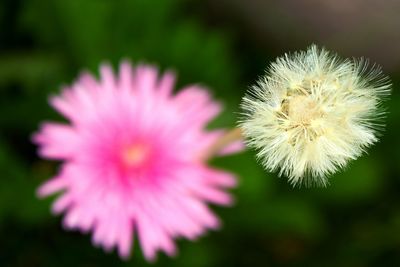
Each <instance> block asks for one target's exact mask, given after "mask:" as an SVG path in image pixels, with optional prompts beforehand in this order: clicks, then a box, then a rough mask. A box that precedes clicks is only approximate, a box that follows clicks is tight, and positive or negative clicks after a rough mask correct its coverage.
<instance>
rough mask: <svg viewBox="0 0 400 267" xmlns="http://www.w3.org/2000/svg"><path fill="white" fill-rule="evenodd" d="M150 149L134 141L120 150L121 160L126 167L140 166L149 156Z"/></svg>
mask: <svg viewBox="0 0 400 267" xmlns="http://www.w3.org/2000/svg"><path fill="white" fill-rule="evenodd" d="M149 154H150V149H149V147H148V146H147V145H145V144H143V143H135V144H132V145H129V146H127V147H125V148H124V149H123V150H122V161H123V164H124V165H125V166H126V167H140V166H142V165H143V164H144V163H145V162H146V161H147V159H148V158H149Z"/></svg>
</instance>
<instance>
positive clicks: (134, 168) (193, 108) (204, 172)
mask: <svg viewBox="0 0 400 267" xmlns="http://www.w3.org/2000/svg"><path fill="white" fill-rule="evenodd" d="M100 72H101V79H100V81H96V79H95V78H93V77H92V76H91V75H90V74H87V73H84V74H83V75H82V76H81V77H80V78H79V79H78V81H77V82H76V83H75V84H73V85H72V86H71V87H69V88H65V89H64V90H63V92H62V94H61V95H60V96H54V97H52V98H51V101H50V102H51V105H52V106H53V107H54V108H55V109H56V110H57V111H59V112H60V113H61V114H63V115H64V116H65V117H66V118H67V119H68V120H69V121H70V124H61V123H53V122H50V123H44V124H43V125H42V127H41V129H40V131H39V132H38V133H37V134H35V135H34V138H33V139H34V142H36V143H37V144H38V145H39V148H40V151H39V153H40V155H41V156H43V157H46V158H49V159H56V160H62V161H63V165H62V168H61V170H60V172H59V173H58V174H57V176H55V177H54V178H52V179H51V180H49V181H48V182H46V183H45V184H44V185H42V186H41V187H40V188H39V191H38V193H39V195H40V196H42V197H43V196H47V195H50V194H53V193H55V192H58V191H62V193H61V194H60V196H59V197H58V199H57V200H56V201H55V202H54V205H53V211H54V212H55V213H61V212H64V213H65V217H64V226H65V227H66V228H68V229H79V230H81V231H84V232H92V233H93V243H94V244H96V245H100V246H103V247H104V248H105V249H106V250H110V249H112V248H113V247H115V246H116V247H118V250H119V254H120V256H121V257H127V256H129V254H130V250H131V244H132V238H133V234H134V233H137V234H138V236H139V241H140V245H141V247H142V249H143V252H144V255H145V257H146V258H147V259H149V260H153V259H154V258H155V256H156V252H157V250H163V251H165V252H166V253H167V254H169V255H173V254H174V253H175V251H176V249H175V244H174V239H175V238H178V237H185V238H188V239H194V238H196V237H198V236H200V235H201V234H203V233H204V232H205V231H206V230H207V229H214V228H217V227H218V225H219V221H218V218H217V217H216V216H215V215H214V214H213V212H212V211H211V210H210V209H209V208H208V206H207V203H214V204H219V205H228V204H230V203H231V201H232V199H231V196H230V195H229V194H228V193H227V192H226V190H225V189H226V188H229V187H232V186H234V185H235V178H234V176H233V175H232V174H230V173H227V172H224V171H220V170H216V169H213V168H211V167H209V166H207V164H206V163H205V162H204V160H202V154H203V153H205V151H206V150H207V148H208V147H209V146H210V144H212V143H213V142H215V140H216V139H217V138H219V136H221V134H223V132H224V131H221V130H218V131H206V130H205V129H204V127H205V126H206V124H207V123H208V122H209V121H210V120H211V119H213V118H214V117H215V116H216V115H217V114H218V113H219V111H220V105H219V104H218V103H217V102H215V101H213V100H212V99H211V98H210V95H209V93H208V92H207V91H206V90H205V89H203V88H201V87H199V86H195V85H193V86H188V87H186V88H184V89H182V90H181V91H180V92H179V93H178V94H176V95H174V94H173V93H172V90H173V86H174V75H173V74H172V73H170V72H167V73H166V74H164V75H163V76H162V77H161V78H158V77H157V76H158V74H157V70H156V69H155V68H154V67H151V66H138V67H136V68H132V66H131V65H130V64H129V63H122V64H121V67H120V71H119V75H118V76H116V75H114V74H113V72H112V70H111V68H110V67H109V66H108V65H103V66H102V67H101V69H100ZM238 149H240V145H239V144H238V143H236V144H232V145H231V146H230V147H227V148H226V149H225V151H224V152H227V153H232V152H235V151H237V150H238Z"/></svg>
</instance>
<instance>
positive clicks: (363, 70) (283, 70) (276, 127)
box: [241, 46, 390, 185]
mask: <svg viewBox="0 0 400 267" xmlns="http://www.w3.org/2000/svg"><path fill="white" fill-rule="evenodd" d="M389 92H390V84H389V83H388V78H387V77H386V76H383V75H382V73H381V70H380V69H379V68H377V67H372V68H368V66H367V63H366V61H364V60H359V61H357V60H354V59H353V60H349V59H346V60H341V59H339V58H338V57H337V56H336V55H335V54H332V53H330V52H328V51H326V50H324V49H319V48H317V47H316V46H312V47H310V48H309V49H308V50H307V51H304V52H297V53H294V54H289V55H288V54H286V55H285V56H284V57H281V58H278V59H277V60H276V62H274V63H272V64H271V66H270V68H269V69H268V70H267V73H266V75H265V77H263V78H262V79H261V80H260V81H259V82H258V84H257V85H256V86H253V87H252V88H251V89H250V90H249V93H248V94H247V95H246V96H245V97H244V99H243V102H242V108H243V110H244V112H243V113H244V117H243V120H242V122H241V127H242V128H243V131H244V135H245V136H246V137H247V139H248V141H247V142H248V144H249V145H250V146H252V147H254V148H256V149H258V157H259V158H260V159H261V161H262V163H263V165H264V166H265V167H266V168H267V169H268V170H270V171H275V170H279V174H280V175H282V174H284V175H286V176H288V177H289V181H290V182H291V183H292V184H294V185H296V184H301V183H305V184H306V185H310V184H312V183H316V184H320V185H326V184H327V178H326V176H327V175H328V174H331V173H334V172H336V171H337V170H338V169H339V168H341V167H344V166H345V165H346V164H347V163H348V161H349V160H351V159H355V158H357V157H358V156H360V155H361V154H362V152H363V151H364V150H365V149H366V148H367V147H368V146H370V145H372V144H373V143H375V142H376V141H377V140H378V139H377V131H378V130H379V126H380V125H379V119H381V118H382V115H384V113H383V112H382V110H380V106H381V102H382V97H383V96H385V95H388V94H389Z"/></svg>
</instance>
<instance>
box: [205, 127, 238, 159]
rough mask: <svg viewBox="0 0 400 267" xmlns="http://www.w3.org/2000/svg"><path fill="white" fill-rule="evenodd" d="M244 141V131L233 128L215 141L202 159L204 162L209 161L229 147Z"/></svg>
mask: <svg viewBox="0 0 400 267" xmlns="http://www.w3.org/2000/svg"><path fill="white" fill-rule="evenodd" d="M242 139H243V134H242V129H240V128H233V129H231V130H229V131H227V132H226V133H224V134H223V135H222V136H220V137H219V138H218V139H217V140H215V142H214V143H213V144H211V145H210V146H209V148H208V149H207V150H206V151H205V152H204V153H203V155H202V158H203V159H204V160H209V159H211V158H212V157H213V156H215V155H216V154H218V152H220V151H221V150H223V149H224V148H225V147H227V146H228V145H230V144H232V143H234V142H236V141H238V140H242Z"/></svg>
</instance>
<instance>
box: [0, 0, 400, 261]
mask: <svg viewBox="0 0 400 267" xmlns="http://www.w3.org/2000/svg"><path fill="white" fill-rule="evenodd" d="M399 12H400V1H398V0H385V1H377V0H353V1H347V0H326V1H320V0H298V1H290V0H281V1H273V0H265V1H263V0H246V1H245V0H242V1H241V0H218V1H215V0H214V1H213V0H203V1H201V0H187V1H184V0H168V1H167V0H152V1H150V0H132V1H123V0H117V1H106V0H97V1H96V0H87V1H77V0H76V1H75V0H71V1H53V0H2V1H1V3H0V266H2V267H8V266H13V267H14V266H23V267H30V266H61V267H62V266H85V267H91V266H148V265H149V264H148V263H147V262H146V261H145V260H144V259H143V256H142V252H141V251H140V247H139V246H138V245H137V243H136V244H135V248H134V253H133V257H132V258H131V259H130V260H129V261H126V262H124V261H121V260H120V259H119V258H118V256H117V255H116V253H115V252H112V253H108V254H107V253H105V252H103V251H102V250H101V249H97V248H94V247H93V246H92V245H91V242H90V236H89V235H81V234H80V233H78V232H66V231H64V230H63V229H62V227H61V219H60V217H53V216H52V215H51V214H50V210H49V209H50V203H51V201H52V199H51V198H50V199H46V200H38V199H37V198H36V196H35V189H36V188H37V186H38V185H39V184H40V183H42V182H43V181H45V180H46V179H48V178H49V177H51V176H52V175H54V174H55V172H56V170H57V166H58V163H57V162H48V161H44V160H41V159H40V158H38V157H37V155H36V148H35V146H34V145H32V144H31V142H30V135H31V133H32V132H33V131H35V130H36V129H37V127H38V124H39V122H40V121H42V120H50V119H53V120H59V119H61V118H60V116H59V115H57V114H56V113H55V111H53V110H52V109H51V108H50V107H49V106H48V104H47V98H48V96H49V95H50V94H55V93H57V92H58V91H59V88H60V86H61V85H62V84H69V83H71V82H72V81H73V79H74V77H76V76H77V74H78V73H79V72H80V71H81V70H83V69H88V70H90V71H92V72H94V73H97V68H98V65H99V64H100V63H101V62H104V61H108V62H111V63H112V64H113V65H114V66H117V64H118V62H119V61H120V60H121V59H122V58H129V59H131V60H132V61H133V62H147V63H154V64H157V65H158V66H160V69H161V70H165V69H166V68H173V69H175V70H176V71H177V72H178V74H179V81H178V83H179V85H180V86H182V85H185V84H188V83H201V84H204V85H207V86H208V87H209V88H210V90H211V91H212V92H213V94H214V96H215V97H216V98H217V99H218V100H220V101H222V102H223V103H224V106H225V110H224V112H223V114H222V115H221V116H220V117H219V118H218V119H217V120H215V121H214V122H213V123H212V125H210V127H233V126H234V125H235V124H236V120H237V117H238V112H239V109H238V105H239V103H240V99H241V97H242V96H243V94H244V92H245V90H246V89H247V88H248V86H249V85H251V84H252V83H254V81H255V80H256V79H257V78H258V77H259V76H260V75H261V74H262V73H263V71H264V69H265V68H266V66H267V65H268V64H269V63H270V62H271V61H272V60H274V58H276V57H277V56H279V55H282V54H283V53H285V52H288V51H295V50H299V49H305V48H306V47H307V46H308V45H310V44H312V43H316V44H319V45H323V46H325V47H326V48H328V49H330V50H334V51H336V52H338V53H339V54H340V55H342V56H345V57H351V56H354V57H360V56H365V57H367V58H370V59H371V61H373V62H377V63H378V64H380V65H382V66H383V69H384V71H385V72H386V73H387V74H389V75H390V76H391V78H392V81H393V83H394V88H393V95H392V97H391V99H390V100H389V101H387V102H386V106H387V108H388V111H389V114H388V118H387V127H386V131H385V133H384V135H383V136H382V138H381V141H380V143H378V144H377V145H375V146H374V147H373V148H371V149H370V150H369V153H368V155H364V156H363V157H362V158H360V159H358V160H357V161H355V162H353V163H352V164H350V166H349V167H348V168H347V169H346V170H344V171H343V172H341V173H339V174H337V175H334V176H332V177H331V180H330V181H331V185H330V186H329V187H328V188H313V189H307V188H300V189H299V188H292V187H291V186H290V185H288V183H287V182H286V179H284V178H278V177H277V175H276V174H273V173H267V172H265V171H263V169H262V168H261V167H260V166H259V165H258V164H257V162H256V161H255V159H254V155H255V153H254V151H247V152H245V153H242V154H238V155H233V156H229V157H225V158H218V159H215V160H213V161H212V162H211V164H212V165H215V166H218V167H220V168H225V169H228V170H231V171H233V172H235V173H237V174H238V176H239V179H240V184H239V187H238V188H237V189H235V190H233V193H234V194H235V196H236V204H235V206H234V207H233V208H218V207H213V209H214V210H215V211H216V212H217V213H218V214H219V215H220V216H221V217H222V220H223V222H224V225H223V228H222V230H221V231H218V232H210V233H209V234H207V235H206V236H204V237H203V238H201V239H199V240H198V241H197V242H189V241H185V240H180V241H178V247H179V254H178V256H177V257H176V258H168V257H167V256H165V255H163V254H160V255H159V258H158V260H157V262H156V263H155V264H152V265H153V266H182V267H187V266H194V267H203V266H204V267H206V266H207V267H208V266H230V267H234V266H252V267H255V266H311V267H313V266H318V267H320V266H355V267H358V266H360V267H361V266H400V195H399V192H400V176H399V174H400V138H399V136H400V95H399V92H398V88H399V82H398V81H399V78H400V52H399V47H400V30H399V29H400V16H398V14H399Z"/></svg>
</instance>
